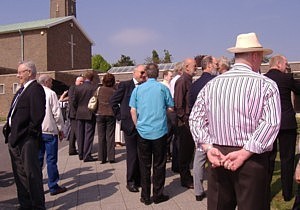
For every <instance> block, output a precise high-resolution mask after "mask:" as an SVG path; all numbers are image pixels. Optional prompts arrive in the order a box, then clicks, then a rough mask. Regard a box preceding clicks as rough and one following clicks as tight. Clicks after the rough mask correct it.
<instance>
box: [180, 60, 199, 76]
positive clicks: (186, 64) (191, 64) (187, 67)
mask: <svg viewBox="0 0 300 210" xmlns="http://www.w3.org/2000/svg"><path fill="white" fill-rule="evenodd" d="M183 69H184V71H185V72H186V73H187V74H189V75H191V76H194V75H195V74H196V70H197V64H196V61H195V59H194V58H186V59H185V60H184V61H183Z"/></svg>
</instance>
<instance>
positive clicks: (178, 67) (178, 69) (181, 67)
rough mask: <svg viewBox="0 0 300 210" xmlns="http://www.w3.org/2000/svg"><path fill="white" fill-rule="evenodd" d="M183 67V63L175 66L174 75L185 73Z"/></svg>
mask: <svg viewBox="0 0 300 210" xmlns="http://www.w3.org/2000/svg"><path fill="white" fill-rule="evenodd" d="M183 66H184V63H183V62H178V63H176V64H175V66H174V75H175V76H176V75H178V74H179V73H178V72H180V71H181V72H182V71H183Z"/></svg>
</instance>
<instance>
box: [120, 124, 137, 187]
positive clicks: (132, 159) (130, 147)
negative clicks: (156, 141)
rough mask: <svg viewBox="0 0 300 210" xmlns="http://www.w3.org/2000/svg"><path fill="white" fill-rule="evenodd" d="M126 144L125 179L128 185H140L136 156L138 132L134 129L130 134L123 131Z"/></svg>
mask: <svg viewBox="0 0 300 210" xmlns="http://www.w3.org/2000/svg"><path fill="white" fill-rule="evenodd" d="M124 138H125V145H126V166H127V171H126V179H127V184H128V185H132V184H133V185H136V186H140V185H141V174H140V165H139V158H138V150H137V142H138V133H137V130H136V129H134V130H133V131H132V133H131V134H130V135H128V134H126V133H125V132H124Z"/></svg>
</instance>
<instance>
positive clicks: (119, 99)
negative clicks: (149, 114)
mask: <svg viewBox="0 0 300 210" xmlns="http://www.w3.org/2000/svg"><path fill="white" fill-rule="evenodd" d="M134 88H135V84H134V82H133V79H131V80H128V81H123V82H120V84H119V85H118V89H117V90H116V92H115V93H114V94H113V95H112V97H111V98H110V105H111V106H112V110H113V113H114V115H115V117H116V118H117V120H121V130H123V131H124V132H125V134H127V135H130V134H131V133H132V131H133V130H134V129H135V126H134V123H133V121H132V118H131V114H130V107H129V100H130V96H131V93H132V91H133V89H134Z"/></svg>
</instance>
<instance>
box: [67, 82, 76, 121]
mask: <svg viewBox="0 0 300 210" xmlns="http://www.w3.org/2000/svg"><path fill="white" fill-rule="evenodd" d="M68 97H69V101H68V104H69V110H68V117H69V118H70V119H75V118H76V109H75V107H74V104H73V102H74V98H75V85H72V86H71V87H70V88H69V91H68Z"/></svg>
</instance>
